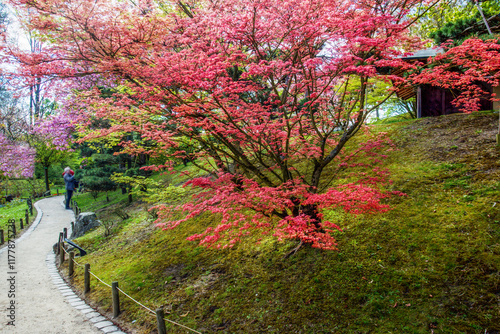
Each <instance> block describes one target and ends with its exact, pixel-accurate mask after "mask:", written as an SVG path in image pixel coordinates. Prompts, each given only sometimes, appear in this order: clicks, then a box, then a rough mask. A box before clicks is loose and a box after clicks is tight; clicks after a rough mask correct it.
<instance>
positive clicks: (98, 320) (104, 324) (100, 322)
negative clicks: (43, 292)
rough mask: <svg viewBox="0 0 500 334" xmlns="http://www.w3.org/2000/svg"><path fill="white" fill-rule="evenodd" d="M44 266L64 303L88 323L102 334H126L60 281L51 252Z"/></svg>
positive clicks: (54, 258)
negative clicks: (64, 300)
mask: <svg viewBox="0 0 500 334" xmlns="http://www.w3.org/2000/svg"><path fill="white" fill-rule="evenodd" d="M45 264H46V265H47V268H48V269H49V274H50V276H51V277H52V283H54V285H55V286H56V288H57V289H58V290H59V291H60V292H61V294H62V295H63V296H64V297H65V299H66V302H68V303H69V304H70V305H71V306H72V307H73V308H75V309H77V310H79V311H80V312H82V313H83V314H85V316H86V317H87V318H88V319H89V321H90V322H92V323H93V324H94V326H95V327H97V328H98V329H99V330H101V331H102V332H103V333H109V334H126V333H125V332H123V331H121V330H120V329H119V328H118V327H117V326H115V324H114V323H112V322H111V321H109V319H107V318H106V317H104V316H103V315H102V314H100V313H99V312H96V311H95V310H94V309H93V308H92V307H90V306H89V305H87V304H86V303H85V301H84V300H82V299H81V298H80V297H78V295H77V294H76V293H74V292H73V290H72V289H71V287H69V286H68V284H67V283H66V281H64V279H62V277H61V275H60V274H59V270H58V269H57V266H56V256H55V254H54V253H53V252H49V254H47V259H46V260H45Z"/></svg>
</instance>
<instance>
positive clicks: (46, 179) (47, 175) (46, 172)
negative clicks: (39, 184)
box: [43, 167, 50, 191]
mask: <svg viewBox="0 0 500 334" xmlns="http://www.w3.org/2000/svg"><path fill="white" fill-rule="evenodd" d="M43 169H44V171H45V191H50V187H49V167H44V168H43Z"/></svg>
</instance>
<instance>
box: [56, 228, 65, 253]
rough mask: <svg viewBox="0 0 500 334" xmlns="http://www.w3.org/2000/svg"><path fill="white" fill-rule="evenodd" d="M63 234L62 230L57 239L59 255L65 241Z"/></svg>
mask: <svg viewBox="0 0 500 334" xmlns="http://www.w3.org/2000/svg"><path fill="white" fill-rule="evenodd" d="M63 236H64V234H63V233H62V232H61V233H59V240H58V241H57V255H59V254H60V253H61V242H62V241H63Z"/></svg>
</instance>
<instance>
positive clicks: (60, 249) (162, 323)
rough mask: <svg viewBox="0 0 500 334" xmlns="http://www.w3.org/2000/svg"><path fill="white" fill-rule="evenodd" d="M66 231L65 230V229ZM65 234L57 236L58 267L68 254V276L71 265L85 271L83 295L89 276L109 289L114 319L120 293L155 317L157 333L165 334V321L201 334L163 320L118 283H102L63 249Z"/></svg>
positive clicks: (162, 312)
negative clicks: (82, 268)
mask: <svg viewBox="0 0 500 334" xmlns="http://www.w3.org/2000/svg"><path fill="white" fill-rule="evenodd" d="M65 230H66V229H65ZM65 233H67V231H65V232H61V233H60V234H59V242H58V247H57V253H59V257H60V258H59V259H60V265H62V264H63V263H64V261H65V254H68V257H69V265H68V267H69V273H68V274H69V276H70V277H71V276H73V274H74V271H73V265H74V264H76V265H77V266H79V267H84V268H85V269H84V270H85V272H84V286H85V289H84V292H85V294H86V293H88V292H90V276H93V277H94V278H95V279H97V280H98V281H99V282H101V283H102V284H103V285H105V286H107V287H108V288H111V290H112V301H113V316H114V317H117V316H118V315H119V314H120V303H119V296H118V292H121V293H122V294H123V295H124V296H125V297H127V298H128V299H130V300H131V301H133V302H134V303H136V304H137V305H139V306H140V307H142V308H144V309H145V310H146V311H148V312H149V313H151V314H153V315H155V316H156V320H157V328H158V333H159V334H166V333H167V331H166V327H165V321H167V322H169V323H171V324H173V325H176V326H179V327H183V328H185V329H187V330H189V331H191V332H193V333H198V334H202V333H201V332H198V331H197V330H195V329H192V328H189V327H187V326H185V325H182V324H180V323H178V322H175V321H173V320H170V319H166V318H165V314H164V311H163V309H161V308H159V309H157V310H156V311H153V310H152V309H150V308H149V307H147V306H145V305H144V304H142V303H140V302H139V301H137V300H136V299H135V298H133V297H132V296H130V295H129V294H128V293H126V292H125V291H123V290H122V289H120V288H119V287H118V282H112V283H111V285H110V284H108V283H106V282H104V281H103V280H102V279H101V278H99V277H98V276H97V275H96V274H94V273H93V272H91V271H90V264H88V263H87V264H85V265H83V264H81V263H79V262H77V261H76V260H75V259H74V252H73V251H71V252H68V251H67V250H66V248H65V247H64V236H65Z"/></svg>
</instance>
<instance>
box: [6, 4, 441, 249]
mask: <svg viewBox="0 0 500 334" xmlns="http://www.w3.org/2000/svg"><path fill="white" fill-rule="evenodd" d="M436 2H437V1H422V0H420V1H417V0H405V1H403V0H377V1H375V0H359V1H350V0H349V1H347V0H307V1H297V0H266V1H262V0H227V1H189V2H181V1H179V2H176V3H169V4H167V3H164V2H161V1H159V2H155V1H145V2H142V1H141V2H140V5H138V6H134V5H133V4H131V3H129V2H119V1H105V0H102V1H95V2H88V1H79V0H76V1H70V2H67V1H61V0H43V1H36V0H35V1H32V0H30V1H25V0H18V1H13V4H15V5H16V6H17V7H18V8H20V9H21V8H26V9H29V10H30V11H29V13H30V15H31V17H30V23H31V27H32V28H33V29H37V30H38V31H39V34H40V36H45V39H44V40H43V41H44V42H46V43H47V45H48V46H47V47H46V48H45V49H44V50H43V53H40V54H37V59H33V60H32V62H31V65H30V66H31V67H33V68H36V71H37V72H36V73H40V74H44V75H48V74H50V75H57V76H59V77H60V78H68V80H70V82H71V85H72V86H71V87H72V88H73V92H75V93H74V94H73V96H72V97H71V99H68V103H67V109H68V110H71V111H73V112H75V115H78V116H75V119H77V120H78V123H79V127H80V129H81V130H82V131H85V130H86V129H88V127H86V126H87V125H88V124H90V122H91V121H92V120H93V119H95V118H104V119H107V120H110V122H111V124H112V126H111V127H110V128H107V129H101V130H100V131H99V132H95V131H88V132H87V136H86V137H85V138H84V140H85V139H92V138H97V137H102V136H109V137H113V136H117V134H123V133H130V132H134V133H138V134H140V135H141V136H142V142H143V143H144V144H147V145H145V146H143V145H141V142H138V141H134V142H130V143H127V142H123V145H124V151H125V152H127V153H132V154H138V153H146V154H149V155H155V154H163V155H168V156H170V157H172V158H174V157H175V158H181V159H186V158H189V160H190V161H193V162H194V163H195V164H196V165H197V166H198V167H199V168H200V169H203V170H206V172H207V174H206V176H204V177H197V178H194V179H192V180H191V181H189V182H187V183H186V185H185V186H191V187H193V188H194V189H197V190H198V191H197V192H195V193H194V195H193V196H192V198H191V199H190V201H188V202H187V203H184V204H181V205H178V206H175V207H173V206H167V205H165V206H161V207H160V209H161V210H160V212H159V220H158V223H159V224H160V225H161V226H163V227H164V228H173V227H175V226H177V225H179V224H181V223H183V222H184V221H186V220H187V219H189V218H192V217H195V216H196V215H199V214H201V213H203V212H211V213H216V214H218V215H219V217H221V221H220V224H218V225H217V226H214V227H208V228H207V229H206V230H205V231H200V234H197V235H194V236H192V237H191V238H190V239H192V240H199V241H200V243H201V244H204V245H207V246H221V245H223V246H231V245H233V244H234V243H235V242H236V241H237V240H238V239H239V238H240V237H241V236H243V235H245V234H246V233H248V230H249V229H262V230H264V231H268V232H272V233H274V234H275V235H276V236H277V237H279V238H290V239H296V240H300V244H302V243H309V244H311V245H312V246H314V247H319V248H324V249H335V246H336V242H335V239H334V237H333V232H334V230H336V229H339V227H338V226H337V225H336V224H335V222H330V221H328V220H327V219H324V210H325V209H330V208H342V209H344V210H346V211H347V212H352V213H371V212H382V211H385V210H387V209H388V206H387V205H385V204H383V203H382V202H381V200H382V199H383V198H384V197H387V196H388V195H389V193H388V192H386V191H384V186H385V185H386V183H387V181H388V180H387V173H386V172H385V171H384V170H381V169H379V168H377V167H376V164H377V163H378V162H379V161H380V158H381V157H382V154H381V153H382V150H383V148H384V147H385V146H386V145H387V141H386V140H385V139H383V138H380V137H376V136H375V137H374V138H373V139H372V140H370V141H369V142H367V143H362V144H360V145H359V147H358V148H357V149H353V150H351V151H350V152H349V154H344V153H343V152H344V151H345V146H346V144H347V143H348V142H349V141H350V140H351V138H353V137H354V136H355V135H356V134H357V133H358V132H359V130H360V129H361V128H362V126H363V124H364V123H365V121H366V118H367V116H368V115H369V114H370V112H371V110H374V109H376V108H378V107H379V105H380V104H381V103H383V101H384V99H385V98H388V97H389V96H390V94H391V92H390V89H388V93H387V96H386V97H383V98H381V99H380V101H378V103H373V102H372V103H370V104H367V103H366V101H367V95H368V94H369V92H370V90H371V87H372V86H373V84H374V82H375V80H388V79H392V80H400V78H397V77H394V76H390V75H387V73H388V71H387V69H389V68H391V67H405V66H408V64H405V63H404V62H402V61H401V60H400V58H398V56H399V55H401V53H402V52H403V50H412V49H414V48H417V47H420V46H421V42H420V41H419V40H418V39H415V38H411V37H410V36H408V35H407V29H408V27H409V26H410V25H411V24H412V23H413V21H410V20H409V19H408V18H407V17H408V15H407V14H408V13H409V12H410V11H412V10H413V9H415V7H417V6H423V5H426V6H429V5H431V6H432V4H433V3H436ZM426 8H429V7H426ZM49 42H50V44H48V43H49ZM25 63H26V64H28V63H29V62H25ZM32 71H34V70H33V69H32ZM382 72H383V73H384V74H385V75H381V74H380V73H382ZM83 77H85V78H84V79H82V78H83ZM75 78H76V79H77V80H76V79H75ZM98 86H106V87H107V89H111V90H112V91H113V95H112V96H107V97H106V96H102V94H100V92H101V90H100V89H99V87H98ZM388 87H389V85H388ZM186 143H189V144H190V145H192V147H193V149H192V150H189V153H188V152H187V151H188V150H185V149H177V150H176V149H175V148H178V147H180V145H181V144H182V147H185V145H186ZM359 157H362V159H361V160H359V161H356V162H355V158H359ZM361 165H363V166H365V167H366V166H371V167H372V168H373V170H372V172H371V173H368V174H355V175H352V178H351V179H350V180H346V181H345V182H337V180H336V179H335V175H336V171H338V170H341V169H347V170H349V169H352V170H353V171H354V170H356V167H360V166H361ZM171 167H172V163H171V162H169V161H167V162H166V163H165V164H163V165H159V166H154V167H151V168H159V169H161V168H171ZM325 176H326V177H325ZM173 211H174V212H178V211H181V212H185V215H184V217H183V218H182V219H177V218H173V217H178V216H174V215H171V214H172V212H173Z"/></svg>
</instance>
